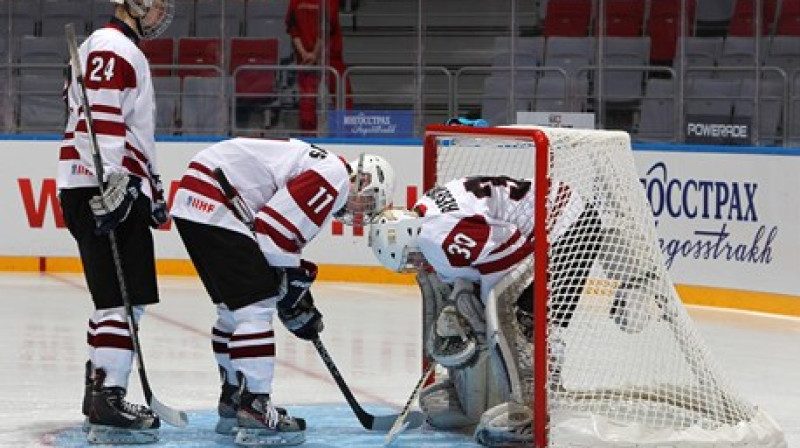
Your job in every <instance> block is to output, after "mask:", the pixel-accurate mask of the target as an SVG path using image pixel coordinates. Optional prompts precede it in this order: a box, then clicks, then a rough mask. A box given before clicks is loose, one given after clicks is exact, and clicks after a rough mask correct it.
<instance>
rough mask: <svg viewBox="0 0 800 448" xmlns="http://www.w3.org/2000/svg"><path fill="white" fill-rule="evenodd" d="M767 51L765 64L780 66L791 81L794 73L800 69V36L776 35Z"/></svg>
mask: <svg viewBox="0 0 800 448" xmlns="http://www.w3.org/2000/svg"><path fill="white" fill-rule="evenodd" d="M766 53H767V56H766V57H765V60H764V65H766V66H769V67H778V68H780V69H781V70H783V71H784V72H785V73H786V80H787V81H790V80H791V77H792V73H794V72H795V71H796V70H797V69H800V36H774V37H773V38H772V43H771V44H770V46H769V50H768V51H767V52H766ZM770 76H772V75H770Z"/></svg>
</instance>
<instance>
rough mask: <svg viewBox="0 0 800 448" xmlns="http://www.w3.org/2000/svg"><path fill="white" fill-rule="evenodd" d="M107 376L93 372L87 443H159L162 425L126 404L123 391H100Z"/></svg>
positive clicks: (148, 413)
mask: <svg viewBox="0 0 800 448" xmlns="http://www.w3.org/2000/svg"><path fill="white" fill-rule="evenodd" d="M105 377H106V374H105V372H104V371H103V369H96V370H95V371H94V385H93V387H92V400H91V406H90V408H89V424H90V428H89V433H88V434H87V436H86V439H87V440H88V442H89V443H102V444H143V443H153V442H157V441H158V428H159V427H160V426H161V422H160V421H159V419H158V416H156V415H155V414H154V413H153V411H151V410H150V409H149V408H147V407H145V406H141V405H137V404H132V403H129V402H127V401H125V389H124V388H122V387H103V380H105Z"/></svg>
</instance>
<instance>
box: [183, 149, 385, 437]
mask: <svg viewBox="0 0 800 448" xmlns="http://www.w3.org/2000/svg"><path fill="white" fill-rule="evenodd" d="M220 173H222V174H220ZM222 176H224V179H222ZM225 179H227V181H226V180H225ZM225 182H227V183H228V184H229V185H230V186H231V187H232V188H233V189H235V190H236V191H237V192H238V195H239V197H241V199H242V200H243V201H244V204H245V207H246V208H247V210H246V211H245V210H242V209H241V208H237V207H236V206H235V205H234V204H233V203H232V202H231V201H230V200H229V198H228V197H226V195H225V187H224V185H225ZM393 189H394V172H393V171H392V167H391V166H390V165H389V164H388V163H387V162H386V161H385V160H384V159H383V158H381V157H378V156H375V155H369V154H363V155H362V156H361V157H359V159H358V160H356V161H353V162H352V163H349V164H348V163H347V162H345V161H344V160H343V159H341V158H340V157H339V156H337V155H335V154H332V153H330V152H328V151H326V150H324V149H322V148H319V147H316V146H312V145H309V144H308V143H305V142H303V141H300V140H294V139H291V140H261V139H250V138H234V139H231V140H226V141H223V142H220V143H217V144H215V145H212V146H210V147H208V148H207V149H205V150H203V151H201V152H199V153H198V154H197V155H196V156H195V157H194V158H193V159H192V161H191V163H190V164H189V168H188V170H187V171H186V173H185V174H184V176H183V178H182V179H181V182H180V188H179V189H178V191H177V192H176V194H175V199H174V202H173V206H172V209H171V215H172V217H173V219H174V221H175V224H176V226H177V228H178V231H179V233H180V235H181V238H182V239H183V242H184V245H185V246H186V249H187V251H188V253H189V256H190V257H191V259H192V262H193V263H194V265H195V267H196V268H197V271H198V273H199V274H200V278H201V280H202V281H203V284H204V286H205V288H206V291H207V292H208V294H209V296H210V297H211V300H212V301H213V302H214V304H215V305H216V307H217V320H216V322H215V324H214V327H213V330H212V346H213V350H214V355H215V357H216V360H217V363H218V365H219V370H220V375H221V379H222V391H221V394H220V399H219V404H218V412H219V417H220V418H219V422H218V424H217V427H216V431H217V432H218V433H221V434H231V433H232V431H233V430H234V428H237V429H236V437H235V442H236V443H237V444H240V445H258V444H266V445H293V444H299V443H302V442H303V441H304V440H305V421H304V420H303V419H301V418H294V417H291V416H289V415H288V414H287V413H286V411H285V410H283V409H280V408H276V407H275V406H274V405H273V403H272V400H271V394H272V391H273V387H272V380H273V372H274V369H275V333H274V327H273V317H274V315H275V314H276V313H277V315H278V317H279V318H280V320H281V321H282V322H283V324H284V325H285V326H286V328H287V329H289V331H291V332H292V333H293V334H294V335H295V336H297V337H299V338H302V339H307V340H313V339H315V338H316V337H317V336H318V334H319V332H320V331H322V328H323V325H322V314H321V313H320V312H319V310H318V309H317V307H316V306H315V304H314V300H313V298H312V297H311V292H310V291H309V290H308V288H309V286H310V285H311V283H312V282H313V281H314V279H315V277H316V274H317V268H316V266H315V265H314V264H313V263H311V262H309V261H307V260H304V259H302V258H301V252H302V249H303V247H304V246H305V245H306V244H308V243H309V242H310V241H311V240H312V239H313V238H314V237H315V236H316V235H317V234H318V233H319V231H320V230H321V229H322V228H323V226H325V224H326V223H327V222H328V221H329V220H330V219H331V218H333V217H336V219H339V220H341V221H343V222H345V223H358V222H368V221H369V220H370V219H371V218H372V217H373V215H374V214H376V213H377V212H379V211H380V210H382V209H384V208H386V207H387V206H388V205H389V201H390V200H391V196H392V191H393ZM242 215H251V216H253V217H254V220H253V221H254V222H252V224H253V225H252V229H251V227H250V226H248V225H247V224H246V223H247V222H249V221H250V219H249V218H247V216H242Z"/></svg>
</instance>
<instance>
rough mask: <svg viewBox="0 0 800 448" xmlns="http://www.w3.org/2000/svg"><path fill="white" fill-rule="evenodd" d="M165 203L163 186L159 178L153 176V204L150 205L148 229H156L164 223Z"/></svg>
mask: <svg viewBox="0 0 800 448" xmlns="http://www.w3.org/2000/svg"><path fill="white" fill-rule="evenodd" d="M168 219H169V217H168V216H167V203H166V202H165V201H164V186H163V185H162V184H161V176H159V175H158V174H154V175H153V202H152V203H151V204H150V227H152V228H154V229H157V228H159V227H160V226H161V225H162V224H164V223H166V222H167V220H168Z"/></svg>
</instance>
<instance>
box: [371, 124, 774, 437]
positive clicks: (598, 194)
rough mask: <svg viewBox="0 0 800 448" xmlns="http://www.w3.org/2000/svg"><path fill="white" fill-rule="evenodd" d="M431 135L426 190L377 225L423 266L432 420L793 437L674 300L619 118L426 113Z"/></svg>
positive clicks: (385, 245)
mask: <svg viewBox="0 0 800 448" xmlns="http://www.w3.org/2000/svg"><path fill="white" fill-rule="evenodd" d="M423 143H424V144H423V147H424V150H423V162H424V163H423V181H424V183H425V185H426V188H427V189H428V190H429V191H428V193H427V194H426V196H425V197H424V198H422V199H421V200H420V201H419V203H418V204H417V206H416V207H414V212H407V211H390V212H388V213H386V214H384V215H383V216H382V217H380V218H378V220H377V221H376V222H375V225H374V228H372V229H371V231H370V235H371V237H372V238H371V240H372V245H373V250H374V251H375V253H376V255H377V256H378V258H379V259H380V260H381V262H382V263H383V264H384V265H385V266H387V267H389V268H390V269H393V270H395V271H402V270H406V269H409V268H414V269H419V270H420V272H419V273H418V275H417V277H418V282H419V283H420V286H421V287H422V291H423V297H424V298H423V310H424V313H423V314H424V318H423V322H424V324H425V325H426V328H425V329H424V337H425V348H426V351H427V352H428V356H429V357H431V358H433V360H434V361H436V362H439V363H441V364H442V365H444V366H449V367H450V369H449V372H448V373H449V374H448V376H447V378H444V379H440V381H439V383H438V386H437V385H434V386H432V387H431V388H429V389H428V390H426V393H423V394H422V395H421V399H420V405H421V407H422V408H423V411H426V412H427V413H428V419H429V420H430V421H431V423H432V424H433V425H434V426H436V427H440V428H444V427H448V426H457V425H468V424H471V423H472V422H476V421H477V431H476V436H477V438H478V440H479V441H480V442H481V443H484V444H485V445H491V446H501V445H505V444H514V443H524V444H527V445H530V442H529V441H530V440H531V431H532V433H533V434H532V435H533V438H532V439H533V442H534V444H535V446H537V447H545V446H548V447H566V446H569V447H584V448H586V447H592V448H597V447H606V448H610V447H618V446H622V445H624V446H630V447H652V446H664V447H667V446H668V447H671V448H677V447H680V448H687V447H691V448H698V447H700V446H703V447H714V448H717V447H726V448H732V447H737V448H743V447H747V448H755V447H762V448H766V447H769V448H777V447H785V440H784V438H783V435H782V432H781V430H780V428H779V427H778V426H777V425H776V424H775V422H774V421H773V420H772V419H771V418H770V416H769V415H768V414H767V413H766V412H764V411H763V410H762V409H760V408H758V407H757V406H754V405H752V404H751V403H748V402H747V401H746V400H744V399H742V398H741V397H740V396H738V394H737V393H736V390H735V388H733V387H732V386H731V385H730V384H728V382H727V381H726V379H725V378H724V376H723V375H722V374H721V373H720V371H719V369H718V367H717V366H716V363H715V362H714V360H713V359H712V358H711V356H710V353H709V352H708V350H707V348H706V347H705V345H704V344H703V342H702V337H701V335H700V334H699V332H698V331H697V329H696V328H694V325H693V324H692V322H691V319H690V317H689V314H688V313H687V311H686V309H685V308H684V307H683V306H682V304H681V301H680V297H679V296H678V294H677V292H676V290H675V288H674V286H673V285H672V282H671V280H670V278H669V273H668V272H667V270H666V268H665V265H664V261H663V256H662V254H661V252H660V249H659V244H658V236H657V232H656V228H655V225H654V223H653V214H652V209H651V207H650V206H649V204H648V203H647V198H646V196H645V194H644V192H643V191H642V186H641V183H640V182H639V176H638V174H637V171H636V167H635V164H634V158H633V152H632V150H631V145H630V137H629V136H628V135H627V134H625V133H623V132H619V131H600V130H583V129H560V128H544V127H532V126H517V127H495V128H491V127H490V128H477V127H472V126H444V125H431V126H428V127H427V128H426V131H425V137H424V139H423ZM451 179H456V180H452V181H451ZM517 179H523V180H517ZM528 179H534V183H533V185H532V186H531V184H530V183H527V180H528ZM448 181H449V182H448ZM443 184H444V185H443ZM437 185H438V186H437ZM533 235H535V238H531V237H532V236H533ZM534 260H535V261H534ZM420 268H424V269H420ZM429 271H430V272H429ZM533 272H535V276H536V281H535V282H533V279H532V277H533V275H534V274H533ZM531 285H533V287H532V288H531ZM531 289H532V290H533V295H534V297H535V300H533V301H532V300H531V299H530V298H529V297H530V293H529V292H528V291H530V290H531ZM521 297H525V298H521ZM475 298H478V299H480V300H476V299H475ZM531 302H532V308H533V310H534V313H533V317H534V319H533V322H534V323H535V324H534V325H533V326H531V325H529V322H530V318H529V314H528V313H527V311H528V309H530V308H527V305H528V304H531ZM470 304H472V305H473V306H470ZM480 317H483V320H481V319H480ZM484 323H485V331H484V329H483V325H484ZM428 327H430V328H428ZM531 330H533V338H529V337H527V336H526V335H525V333H527V332H530V331H531ZM484 344H485V345H484ZM482 347H485V348H484V349H483V350H481V348H482ZM475 353H478V354H480V353H484V356H486V357H488V358H489V360H490V361H489V362H488V363H487V364H486V365H485V367H483V369H485V370H482V371H481V370H480V369H481V364H480V361H481V359H482V358H481V357H480V356H477V357H476V356H475V355H474V354H475ZM531 359H533V361H532V360H531ZM497 361H500V362H497ZM476 366H477V369H476ZM531 366H533V369H531ZM470 369H472V370H470ZM531 371H533V374H531ZM531 377H533V381H531ZM448 381H449V383H448ZM498 381H499V385H498V384H495V382H498ZM531 383H533V387H532V391H533V393H532V394H531V393H530V390H531ZM437 387H438V389H437ZM495 403H500V404H499V405H495ZM530 406H532V410H533V412H531V408H530ZM483 409H486V411H484V410H483ZM531 416H532V417H533V422H532V423H533V424H532V425H531V420H530V419H531ZM441 417H445V418H441ZM453 417H455V418H453Z"/></svg>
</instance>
